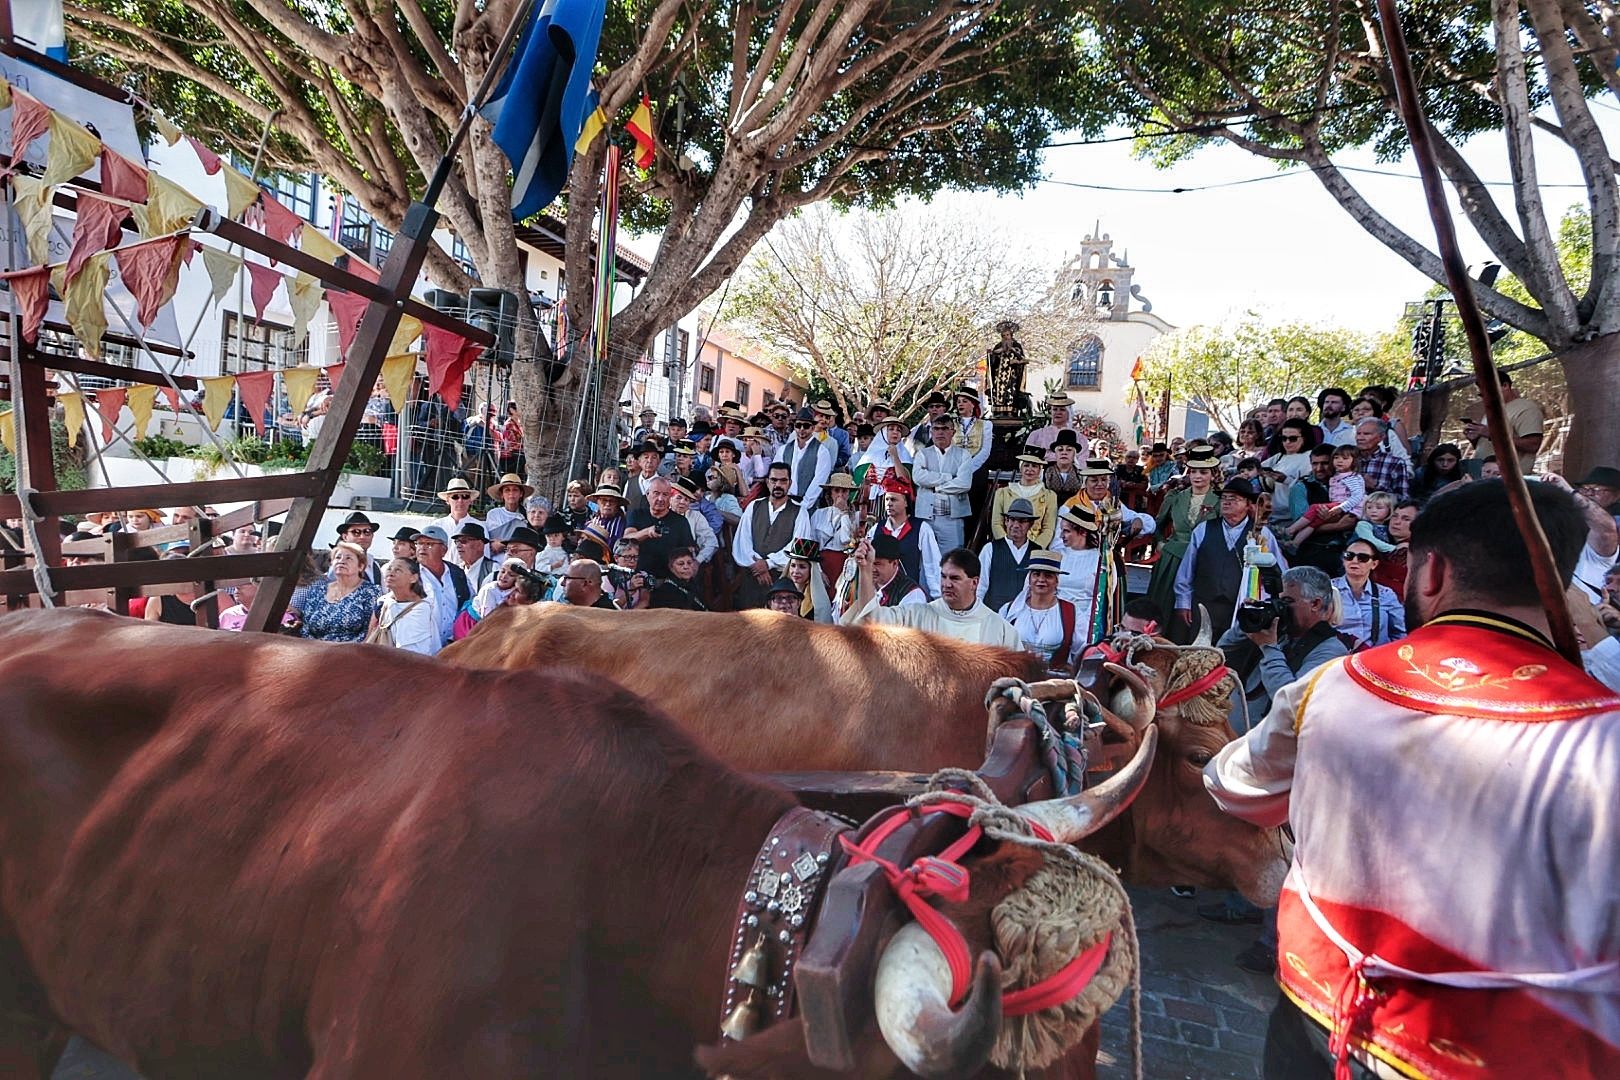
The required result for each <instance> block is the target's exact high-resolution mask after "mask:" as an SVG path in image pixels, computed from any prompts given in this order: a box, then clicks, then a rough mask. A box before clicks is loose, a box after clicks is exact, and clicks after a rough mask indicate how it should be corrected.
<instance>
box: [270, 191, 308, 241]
mask: <svg viewBox="0 0 1620 1080" xmlns="http://www.w3.org/2000/svg"><path fill="white" fill-rule="evenodd" d="M260 202H261V203H262V204H263V206H264V235H266V236H268V237H269V238H270V239H272V240H279V241H280V242H281V243H283V244H290V243H292V238H293V236H295V235H296V234H297V232H298V230H299V229H301V228H303V225H304V219H303V218H301V217H299V216H298V215H297V214H295V213H293V212H292V211H291V210H289V209H287V208H286V207H285V206H282V205H281V204H280V203H279V202H277V201H276V200H275V199H272V198H271V197H270V194H269V193H268V192H266V193H265V195H264V198H263V199H261V200H260Z"/></svg>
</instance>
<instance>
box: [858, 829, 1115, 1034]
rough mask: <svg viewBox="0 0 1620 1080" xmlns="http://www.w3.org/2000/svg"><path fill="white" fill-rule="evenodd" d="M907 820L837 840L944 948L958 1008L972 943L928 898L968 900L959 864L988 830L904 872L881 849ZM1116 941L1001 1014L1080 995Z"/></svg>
mask: <svg viewBox="0 0 1620 1080" xmlns="http://www.w3.org/2000/svg"><path fill="white" fill-rule="evenodd" d="M916 812H917V813H919V814H933V813H945V814H951V815H952V816H954V817H959V818H962V819H964V820H965V819H967V818H969V817H972V816H973V807H971V806H969V805H967V804H966V803H959V802H937V803H931V804H929V805H927V806H922V807H918V808H917V809H916ZM906 819H907V814H906V811H905V810H904V809H897V810H896V812H895V813H893V814H891V815H890V816H889V817H888V818H887V819H885V820H884V821H882V822H880V823H878V824H877V825H876V826H874V827H873V829H872V831H871V832H870V833H868V834H867V837H866V839H865V840H862V841H860V842H859V843H856V842H854V841H852V840H850V839H849V838H848V837H847V836H840V837H839V838H838V840H839V843H841V844H843V845H844V850H845V851H846V852H848V853H849V861H850V864H851V865H858V864H860V863H863V862H872V863H876V864H877V865H878V866H879V867H881V868H882V870H883V876H884V878H885V879H886V880H887V881H888V882H889V887H890V888H892V889H893V890H894V894H895V896H897V897H898V898H899V900H900V902H901V903H902V904H904V905H905V906H906V909H907V910H908V911H910V912H911V914H912V917H913V918H915V919H916V920H917V925H919V926H921V927H922V928H923V929H924V930H925V931H927V933H928V936H929V937H931V938H933V939H934V944H935V945H938V946H939V951H940V952H941V953H942V954H943V955H944V957H945V963H946V966H948V967H949V968H950V970H951V1000H950V1004H951V1006H952V1007H955V1006H957V1005H959V1004H961V1002H962V999H963V998H964V997H966V996H967V992H968V985H969V982H970V980H971V979H972V976H973V958H972V956H970V955H969V953H968V946H967V941H966V939H965V938H963V937H962V932H961V931H960V930H958V929H957V928H956V924H955V923H953V922H951V921H950V920H949V919H947V918H946V917H945V916H944V915H943V914H941V913H940V911H939V909H938V908H936V907H934V906H933V905H932V904H930V903H929V902H928V898H929V897H932V896H937V897H939V898H940V899H942V900H946V901H949V902H951V903H958V904H959V903H961V902H962V901H964V900H966V899H967V898H968V886H969V884H970V880H969V876H968V871H967V868H966V867H964V866H962V865H961V864H960V863H959V862H958V861H957V860H958V859H960V858H961V857H962V856H963V855H965V854H967V853H968V851H969V850H970V849H971V848H972V847H973V845H974V844H976V843H978V842H979V837H980V836H982V835H983V830H981V829H980V828H979V827H978V826H977V825H974V826H971V827H970V828H968V829H967V830H966V831H965V832H963V834H962V835H961V836H959V837H958V838H957V839H956V840H954V841H952V842H951V843H950V844H948V845H946V847H945V849H944V850H943V851H941V852H940V853H939V854H938V855H924V856H923V857H921V858H919V859H917V860H916V861H915V862H913V863H912V864H911V865H910V866H908V867H906V868H905V869H903V870H902V869H901V868H900V867H899V866H896V865H895V864H894V863H892V862H890V861H889V860H887V859H884V858H881V857H880V856H878V854H877V849H878V848H879V847H881V846H882V845H883V842H884V841H885V840H887V839H888V838H889V837H891V836H893V835H894V833H895V831H896V830H897V829H899V828H900V826H902V825H904V824H905V823H906ZM1030 824H1031V827H1032V828H1033V830H1034V832H1035V834H1036V836H1038V837H1039V838H1040V839H1042V840H1045V841H1047V842H1048V843H1050V842H1051V841H1052V834H1051V833H1049V832H1048V831H1047V830H1046V829H1044V828H1042V827H1041V826H1040V825H1038V824H1036V823H1034V822H1031V823H1030ZM1112 937H1113V935H1112V934H1108V935H1105V936H1104V937H1103V939H1102V940H1101V941H1100V942H1098V943H1097V944H1095V945H1093V946H1091V947H1090V948H1089V949H1082V950H1081V951H1080V953H1079V954H1078V955H1076V956H1075V958H1074V959H1073V960H1070V961H1069V962H1068V963H1067V964H1065V965H1063V967H1062V968H1060V969H1059V970H1058V971H1055V972H1053V973H1052V974H1051V975H1048V976H1047V977H1046V978H1044V979H1042V980H1040V981H1039V982H1036V983H1033V984H1032V985H1030V986H1026V987H1023V988H1022V989H1019V990H1013V991H1011V992H1009V993H1007V994H1006V995H1004V996H1003V997H1002V1000H1001V1012H1002V1015H1003V1016H1026V1015H1028V1014H1029V1013H1033V1012H1040V1011H1041V1010H1042V1009H1049V1008H1051V1007H1052V1006H1054V1005H1058V1004H1061V1003H1063V1002H1065V1001H1068V1000H1070V999H1071V998H1073V997H1075V996H1077V995H1078V994H1079V993H1080V992H1081V991H1082V990H1084V989H1085V988H1086V986H1087V984H1089V983H1090V982H1091V980H1092V979H1093V978H1094V977H1095V976H1096V974H1097V971H1098V970H1099V969H1100V968H1101V967H1102V963H1103V960H1104V959H1105V958H1106V957H1107V955H1108V943H1109V941H1110V940H1112Z"/></svg>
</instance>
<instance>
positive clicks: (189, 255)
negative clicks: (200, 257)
mask: <svg viewBox="0 0 1620 1080" xmlns="http://www.w3.org/2000/svg"><path fill="white" fill-rule="evenodd" d="M201 250H202V241H201V240H193V241H192V242H191V243H190V244H188V245H186V247H185V248H184V249H182V254H181V255H180V261H181V262H183V263H185V264H186V268H187V269H190V268H191V260H192V259H193V258H194V257H195V256H196V254H197V252H199V251H201Z"/></svg>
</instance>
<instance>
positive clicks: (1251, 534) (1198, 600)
mask: <svg viewBox="0 0 1620 1080" xmlns="http://www.w3.org/2000/svg"><path fill="white" fill-rule="evenodd" d="M1255 498H1256V496H1255V491H1254V488H1253V487H1252V486H1251V485H1250V484H1249V483H1248V481H1246V480H1242V479H1236V480H1228V481H1227V482H1226V486H1225V487H1224V488H1222V489H1221V510H1220V513H1221V516H1220V517H1219V518H1217V519H1216V520H1214V521H1201V522H1199V523H1198V525H1197V526H1196V527H1194V529H1193V531H1192V534H1191V536H1190V537H1189V539H1188V544H1187V554H1186V555H1184V556H1182V558H1181V566H1180V567H1178V568H1177V570H1176V584H1175V593H1176V618H1178V619H1180V620H1181V622H1182V624H1183V625H1184V626H1187V627H1191V626H1192V621H1193V610H1194V609H1195V608H1196V607H1200V606H1201V607H1203V608H1204V609H1205V610H1206V611H1208V612H1209V617H1210V631H1211V637H1212V639H1213V638H1219V637H1220V636H1221V635H1222V634H1224V633H1226V631H1227V629H1228V628H1229V627H1230V626H1231V625H1232V617H1233V615H1234V614H1235V613H1236V611H1237V606H1238V604H1239V603H1241V602H1242V601H1243V600H1244V599H1245V597H1244V596H1243V571H1244V569H1245V567H1244V561H1243V560H1244V552H1245V548H1247V547H1248V545H1250V544H1260V545H1263V547H1264V549H1265V551H1266V552H1268V553H1269V554H1270V555H1271V556H1273V557H1274V558H1275V559H1276V561H1277V568H1278V570H1279V571H1286V570H1287V569H1288V560H1287V559H1285V558H1283V554H1282V548H1281V545H1279V544H1278V543H1277V537H1276V535H1275V534H1274V533H1272V531H1271V530H1270V529H1269V528H1267V527H1266V526H1264V525H1256V524H1255V523H1254V517H1253V512H1254V502H1255ZM1215 526H1219V531H1218V532H1212V531H1211V530H1212V529H1213V528H1214V527H1215Z"/></svg>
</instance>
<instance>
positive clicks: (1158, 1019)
mask: <svg viewBox="0 0 1620 1080" xmlns="http://www.w3.org/2000/svg"><path fill="white" fill-rule="evenodd" d="M1203 899H1205V901H1206V902H1207V900H1208V897H1204V898H1203ZM1131 903H1132V905H1133V907H1134V908H1135V911H1136V925H1137V932H1138V934H1139V935H1140V937H1141V942H1142V1055H1143V1060H1142V1065H1143V1068H1142V1074H1143V1076H1145V1077H1147V1078H1148V1080H1220V1078H1227V1077H1233V1078H1241V1080H1253V1078H1257V1077H1259V1075H1260V1048H1261V1045H1262V1043H1263V1041H1264V1038H1265V1031H1266V1016H1267V1014H1268V1013H1270V1011H1271V1005H1272V1002H1273V1001H1274V1000H1275V999H1276V996H1277V990H1276V985H1275V984H1274V983H1273V982H1272V981H1271V980H1270V979H1269V978H1264V977H1262V976H1259V975H1251V974H1249V973H1248V972H1246V971H1243V970H1241V969H1240V968H1238V967H1236V966H1234V965H1233V963H1232V957H1233V956H1234V955H1236V954H1237V953H1238V952H1239V951H1240V950H1241V949H1243V948H1244V947H1245V946H1246V945H1248V944H1249V942H1251V941H1253V940H1254V938H1255V935H1256V933H1258V930H1259V928H1258V927H1254V926H1220V925H1217V924H1215V923H1211V922H1207V921H1206V920H1204V919H1200V918H1199V917H1198V914H1197V912H1196V910H1195V908H1196V906H1197V903H1198V901H1196V900H1182V899H1179V898H1177V897H1174V896H1172V895H1171V894H1170V892H1169V891H1168V890H1165V889H1132V890H1131ZM1130 1060H1131V1057H1130V1013H1129V1009H1128V1003H1127V1001H1126V1000H1124V999H1122V1000H1121V1001H1120V1003H1119V1004H1118V1005H1117V1006H1115V1007H1114V1008H1113V1010H1111V1011H1110V1012H1109V1013H1108V1015H1107V1016H1105V1017H1104V1018H1103V1048H1102V1055H1101V1057H1100V1060H1099V1061H1098V1066H1099V1067H1098V1070H1097V1075H1098V1078H1099V1080H1124V1078H1126V1077H1128V1076H1129V1075H1130ZM52 1080H139V1078H138V1077H136V1075H135V1073H133V1072H131V1071H130V1070H128V1069H126V1068H124V1067H123V1066H122V1065H120V1064H118V1062H116V1061H114V1060H113V1059H112V1058H110V1057H108V1056H106V1055H105V1054H102V1053H101V1052H100V1051H98V1050H96V1049H95V1047H93V1046H90V1045H89V1044H88V1043H85V1042H83V1041H82V1040H77V1039H76V1040H74V1042H73V1044H72V1045H71V1046H70V1047H69V1048H68V1053H67V1056H66V1057H64V1058H63V1060H62V1064H61V1065H60V1066H59V1067H58V1068H57V1070H56V1073H55V1075H54V1077H53V1078H52Z"/></svg>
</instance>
